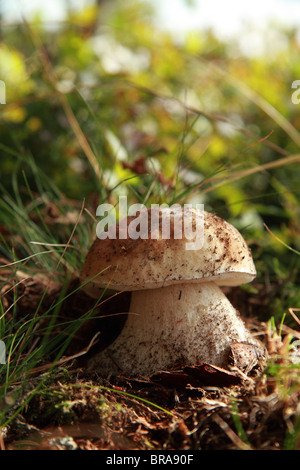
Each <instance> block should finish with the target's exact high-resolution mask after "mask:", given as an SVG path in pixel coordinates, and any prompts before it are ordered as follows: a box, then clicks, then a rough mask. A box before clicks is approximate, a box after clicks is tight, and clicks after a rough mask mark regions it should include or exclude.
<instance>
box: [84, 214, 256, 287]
mask: <svg viewBox="0 0 300 470" xmlns="http://www.w3.org/2000/svg"><path fill="white" fill-rule="evenodd" d="M152 211H153V209H148V210H147V211H146V212H147V219H148V222H149V223H148V224H147V227H146V232H147V233H144V234H143V236H144V238H137V239H132V238H130V237H129V236H127V238H126V235H127V234H128V227H129V226H130V223H131V222H132V221H133V220H134V219H136V216H128V217H127V223H126V224H125V225H124V224H120V223H118V224H117V226H116V235H117V236H116V238H114V239H112V238H106V239H99V238H97V239H96V241H95V242H94V243H93V245H92V246H91V248H90V250H89V252H88V255H87V258H86V261H85V263H84V266H83V269H82V272H81V276H80V278H81V282H82V283H86V281H87V280H88V279H91V278H93V279H92V280H91V281H90V282H88V283H87V284H86V285H85V287H84V289H85V290H86V291H87V292H88V293H90V294H91V295H95V294H96V293H97V292H98V293H99V290H100V289H101V288H104V287H106V286H107V285H108V284H109V288H110V289H113V290H117V291H121V290H139V289H153V288H158V287H163V286H169V285H172V284H179V283H181V284H182V283H190V282H193V283H194V282H214V283H216V284H217V285H220V286H237V285H241V284H245V283H247V282H251V281H252V280H253V279H254V278H255V276H256V270H255V266H254V263H253V259H252V256H251V251H250V249H249V248H248V246H247V244H246V242H245V240H244V239H243V237H242V235H241V234H240V233H239V232H238V230H236V229H235V228H234V227H233V226H232V225H231V224H229V223H228V222H226V221H224V220H223V219H221V218H220V217H218V216H216V215H214V214H210V213H208V212H206V211H201V210H197V209H188V210H186V209H185V212H184V223H186V220H189V222H190V223H191V224H192V225H191V227H194V228H195V224H196V223H197V221H198V222H199V221H200V219H201V220H202V221H203V224H202V229H203V244H202V247H201V248H199V249H196V250H190V249H186V247H187V245H186V244H187V243H190V242H191V241H192V240H191V239H190V238H189V239H187V238H186V237H185V236H184V233H185V232H184V230H182V232H183V236H182V238H180V239H178V238H175V237H174V227H175V222H177V223H178V220H181V221H182V220H183V208H180V209H179V210H178V209H177V210H175V211H174V210H172V214H171V217H170V237H169V239H165V238H162V218H163V215H165V214H167V212H166V211H169V212H168V214H170V208H162V207H160V208H159V219H158V220H159V223H158V225H157V226H156V227H155V229H154V231H153V227H152V229H151V223H150V221H151V217H152V216H153V212H152ZM199 227H201V224H200V225H199ZM150 229H151V233H150ZM121 236H122V238H120V237H121ZM146 237H147V238H146ZM97 273H99V274H98V275H97ZM95 276H96V277H95Z"/></svg>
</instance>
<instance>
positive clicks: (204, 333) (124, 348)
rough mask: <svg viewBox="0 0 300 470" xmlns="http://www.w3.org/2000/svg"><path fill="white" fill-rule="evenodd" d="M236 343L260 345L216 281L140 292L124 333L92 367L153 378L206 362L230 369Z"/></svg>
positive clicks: (133, 296)
mask: <svg viewBox="0 0 300 470" xmlns="http://www.w3.org/2000/svg"><path fill="white" fill-rule="evenodd" d="M235 341H237V342H243V341H247V342H250V343H254V344H255V341H254V339H253V338H252V337H251V334H250V332H249V331H248V330H247V329H246V327H245V325H244V323H243V321H242V320H241V318H240V317H239V315H238V314H237V311H236V309H235V308H234V307H233V306H232V305H231V303H230V302H229V300H228V299H227V297H226V296H225V295H224V294H223V292H222V291H221V289H220V288H219V287H218V286H217V285H216V284H214V283H213V282H209V283H197V284H193V283H190V284H177V285H172V286H168V287H162V288H158V289H149V290H143V291H134V292H132V300H131V305H130V313H129V315H128V319H127V321H126V324H125V326H124V328H123V330H122V332H121V334H120V335H119V336H118V338H117V339H116V340H115V341H114V342H113V343H112V344H111V345H110V346H109V347H108V348H107V349H105V350H104V351H102V352H101V353H99V354H98V355H97V356H95V357H94V358H93V360H92V362H93V364H92V367H94V366H95V365H97V368H98V370H100V371H101V372H103V373H105V374H110V373H112V374H114V373H122V372H123V373H125V374H128V375H150V374H153V373H155V372H157V371H160V370H170V369H171V368H176V367H178V368H180V367H182V366H186V365H195V364H200V363H201V362H209V363H211V364H215V365H217V366H226V365H227V364H228V354H229V351H230V344H231V343H233V342H235Z"/></svg>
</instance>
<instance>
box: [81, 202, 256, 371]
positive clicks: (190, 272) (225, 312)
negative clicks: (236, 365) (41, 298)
mask: <svg viewBox="0 0 300 470" xmlns="http://www.w3.org/2000/svg"><path fill="white" fill-rule="evenodd" d="M146 214H147V215H146V218H147V219H148V221H149V222H150V219H151V214H153V209H148V210H147V212H146ZM170 214H171V217H170ZM183 214H184V218H183ZM166 215H168V216H169V217H170V219H169V220H170V237H169V238H168V239H166V238H164V237H163V236H162V227H163V217H164V216H166ZM133 220H134V217H133V216H131V217H127V219H126V221H125V224H124V221H123V223H121V222H119V223H118V224H117V237H116V238H113V239H112V238H109V237H107V238H106V239H96V241H95V242H94V244H93V245H92V247H91V248H90V250H89V252H88V255H87V258H86V261H85V264H84V266H83V269H82V272H81V282H82V283H84V284H85V286H84V289H85V290H86V291H87V292H88V293H89V294H90V295H92V296H99V294H100V291H101V289H103V288H105V287H107V285H108V284H109V288H110V289H113V290H115V291H123V290H125V291H132V292H131V304H130V309H129V313H128V318H127V320H126V323H125V326H124V328H123V330H122V332H121V333H120V335H119V336H118V337H117V338H116V339H115V340H114V341H113V342H112V344H110V345H109V346H108V347H107V348H106V349H105V350H103V351H101V352H98V353H96V354H95V355H94V357H93V358H92V360H91V363H90V367H92V368H97V369H98V370H99V371H100V372H102V373H103V374H113V375H114V374H117V373H120V372H121V373H126V374H127V375H131V376H137V375H141V376H149V375H151V374H153V373H156V372H158V371H161V370H170V369H175V368H181V367H184V366H187V365H196V364H200V363H202V362H208V363H211V364H213V365H216V366H221V367H226V366H228V358H229V353H230V345H231V344H232V343H235V342H246V343H248V344H249V343H250V344H253V345H256V344H257V342H256V340H255V339H254V338H253V337H252V335H251V333H250V331H249V330H248V329H247V328H246V326H245V324H244V322H243V321H242V319H241V318H240V316H239V313H238V312H237V310H236V309H235V308H234V307H233V306H232V305H231V303H230V302H229V300H228V299H227V297H226V296H225V295H224V293H223V292H222V290H221V289H220V287H219V286H238V285H241V284H244V283H247V282H251V281H252V280H253V279H254V278H255V276H256V270H255V266H254V263H253V259H252V256H251V252H250V249H249V248H248V247H247V244H246V242H245V240H244V239H243V237H242V235H241V234H240V233H239V232H238V231H237V230H236V229H235V228H234V227H233V226H232V225H230V224H229V223H228V222H226V221H224V220H222V219H221V218H219V217H218V216H216V215H214V214H210V213H208V212H206V211H202V210H198V209H189V210H188V211H186V212H184V208H182V207H180V209H176V210H173V209H172V208H163V207H161V208H159V219H158V221H159V223H158V225H157V226H156V227H155V228H154V232H153V224H152V227H151V228H152V232H151V229H150V223H148V224H147V225H146V226H145V227H146V228H145V230H146V232H147V233H146V234H145V233H144V234H143V236H141V237H140V238H137V239H132V238H130V237H127V238H126V235H128V229H129V226H130V223H131V222H132V221H133ZM183 220H184V224H186V221H188V222H189V223H191V224H192V225H191V226H193V227H195V226H196V225H195V224H196V223H197V222H199V221H200V220H202V221H203V225H202V227H203V243H202V247H200V248H198V249H194V250H191V249H186V248H187V245H186V243H187V242H191V237H190V236H189V237H188V238H187V236H186V235H185V234H184V235H183V236H182V237H181V238H176V237H175V235H174V234H175V224H176V223H177V224H178V221H180V223H183ZM177 226H178V225H177ZM199 226H200V225H199ZM150 232H151V233H150ZM98 273H99V274H98ZM97 274H98V275H97Z"/></svg>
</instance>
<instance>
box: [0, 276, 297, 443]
mask: <svg viewBox="0 0 300 470" xmlns="http://www.w3.org/2000/svg"><path fill="white" fill-rule="evenodd" d="M25 288H26V287H25ZM27 288H28V289H29V290H28V291H27V294H28V293H29V295H27V296H24V297H23V298H22V299H20V305H19V308H20V307H22V303H21V301H22V302H23V307H24V305H25V302H27V308H28V305H29V304H31V306H33V304H34V295H33V294H34V292H35V291H36V293H37V292H38V289H37V282H36V280H32V279H31V284H30V286H29V285H27ZM263 292H264V290H263V289H261V295H262V294H263ZM227 294H228V296H229V297H230V299H231V300H232V301H234V302H235V303H237V304H238V305H236V306H237V307H238V308H240V309H243V305H244V306H245V302H247V306H248V307H249V305H251V304H252V305H254V306H255V305H256V304H257V302H258V300H259V299H258V298H257V296H254V295H249V294H246V298H245V294H242V295H241V291H240V290H239V289H234V290H232V291H231V292H228V293H227ZM38 298H39V297H38V295H37V297H36V299H35V302H37V301H38ZM48 300H49V299H48ZM44 301H45V302H46V303H47V297H45V299H44ZM87 301H88V300H87V298H85V297H84V294H81V293H80V291H79V292H78V293H77V295H75V296H71V297H68V299H67V300H66V305H65V306H64V308H62V310H61V312H60V314H62V312H67V311H72V312H73V313H72V314H74V311H76V312H77V313H76V314H77V315H78V314H79V312H80V311H81V309H84V308H86V302H87ZM113 308H115V306H114V307H113ZM248 310H249V308H248ZM291 313H292V312H291ZM114 321H115V320H114ZM245 321H246V323H247V326H248V327H249V328H250V329H251V330H252V332H253V334H255V335H256V336H257V337H258V338H259V339H260V341H261V342H262V344H263V345H264V347H265V349H266V350H267V351H268V358H267V360H266V361H264V362H260V361H258V362H257V363H256V364H255V363H254V364H253V368H252V369H251V371H250V372H249V373H248V374H246V373H245V372H244V371H242V370H240V369H239V368H238V367H236V366H235V362H234V361H233V362H232V364H231V368H229V369H228V370H227V369H226V370H225V369H221V368H217V367H214V366H211V365H209V364H200V365H198V366H195V367H189V368H185V369H184V370H178V371H167V372H162V373H160V374H156V375H155V376H152V377H145V378H129V377H125V376H119V377H114V378H109V377H108V378H103V377H101V376H100V375H99V374H98V373H97V372H94V371H93V372H88V371H87V368H86V364H87V359H88V357H89V355H90V354H91V353H93V346H92V347H90V346H89V345H88V344H87V343H89V341H90V340H88V341H87V339H86V338H93V337H94V335H95V331H97V330H98V328H99V323H98V321H97V320H92V321H91V322H87V324H86V325H84V326H83V328H82V330H81V333H80V334H79V335H78V337H77V338H76V341H75V344H76V346H75V347H74V342H73V343H71V346H70V348H69V349H68V351H67V354H66V355H64V356H63V357H62V358H61V360H60V361H59V362H58V363H57V364H56V365H55V366H54V367H51V366H52V364H47V363H46V364H43V365H41V366H39V367H36V368H35V369H32V370H31V371H30V373H29V376H27V377H26V380H25V379H24V378H23V379H24V385H23V387H22V393H21V394H19V395H18V398H14V397H15V395H14V387H10V390H9V392H8V393H7V395H6V397H5V400H4V401H5V403H6V405H8V406H9V411H8V415H9V416H10V419H9V421H8V424H7V425H6V426H5V427H3V428H2V435H1V440H0V442H1V448H2V449H9V450H11V449H13V450H20V449H26V450H28V449H30V450H33V449H34V450H47V449H52V450H57V449H61V450H68V449H83V450H176V451H181V450H231V449H243V450H284V449H300V439H299V437H300V433H299V428H300V422H299V398H300V389H299V380H298V379H299V364H297V359H298V361H299V356H298V355H299V350H298V349H297V348H298V343H299V341H298V340H299V336H300V335H299V332H297V331H294V330H292V329H291V328H288V327H286V326H284V325H281V331H280V332H278V330H276V328H272V327H271V326H270V323H269V322H268V323H264V322H258V321H256V320H254V318H253V317H251V318H246V319H245ZM100 328H102V329H103V325H102V326H101V325H100ZM111 328H112V327H111V325H110V326H109V329H108V330H107V331H106V334H105V336H106V337H107V336H108V334H107V332H108V331H109V330H110V329H111ZM297 341H298V342H297ZM89 344H90V345H91V343H89ZM50 368H51V370H50ZM21 380H22V378H21ZM17 386H18V384H16V385H15V387H17ZM2 409H3V404H2ZM16 410H18V411H17V412H16Z"/></svg>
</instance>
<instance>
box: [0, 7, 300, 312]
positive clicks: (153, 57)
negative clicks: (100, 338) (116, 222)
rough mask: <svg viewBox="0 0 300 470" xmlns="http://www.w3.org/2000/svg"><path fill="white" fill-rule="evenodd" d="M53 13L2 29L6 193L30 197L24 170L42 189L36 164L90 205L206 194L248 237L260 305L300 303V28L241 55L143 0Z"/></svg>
mask: <svg viewBox="0 0 300 470" xmlns="http://www.w3.org/2000/svg"><path fill="white" fill-rule="evenodd" d="M46 20H47V18H45V17H43V15H42V13H37V14H36V16H35V17H34V18H33V20H32V21H30V24H28V23H26V22H23V23H18V24H5V23H3V24H2V28H1V42H0V79H1V80H3V81H4V82H5V84H6V104H5V105H1V107H0V120H1V126H0V152H1V158H0V174H1V188H2V193H3V195H5V194H6V195H7V194H14V193H15V190H16V186H17V187H18V191H19V194H20V197H21V198H24V200H25V201H26V198H28V191H27V190H26V184H25V181H24V173H22V172H25V173H26V179H27V182H28V185H29V186H30V188H31V189H32V192H33V194H39V195H40V196H41V192H44V191H45V192H47V190H45V187H44V186H43V187H42V188H40V187H39V185H38V183H37V179H36V172H39V173H40V174H43V175H45V178H48V179H49V181H51V182H53V185H55V187H57V188H58V191H56V192H55V191H53V192H52V193H51V196H50V195H49V194H50V193H49V194H48V199H49V198H50V199H51V203H54V204H57V205H59V204H60V202H61V198H62V197H64V198H66V199H67V200H69V201H79V202H80V203H81V202H82V201H83V200H85V205H86V207H87V208H88V209H89V211H90V212H91V213H92V214H95V210H96V207H97V205H98V204H100V203H101V202H107V201H109V202H112V203H117V198H118V196H119V195H120V194H122V195H127V196H128V199H129V203H131V202H136V201H139V202H145V203H146V204H147V205H149V204H151V203H163V202H166V203H169V204H170V203H173V202H181V203H186V202H190V203H204V204H205V209H206V210H208V211H213V212H216V213H217V214H218V215H220V216H221V217H223V218H225V219H227V220H229V221H230V222H231V223H232V224H234V225H235V226H236V227H237V228H238V229H239V230H240V231H241V232H242V233H243V235H244V236H245V238H246V239H247V242H248V243H249V245H250V246H251V248H252V251H253V256H254V258H255V263H256V266H257V271H258V278H257V280H258V285H260V286H261V289H262V291H263V292H265V295H266V299H267V300H268V302H266V305H265V306H264V307H263V308H262V309H260V310H262V315H265V316H266V317H269V316H271V315H277V318H279V317H280V316H281V315H282V314H283V312H284V311H286V309H288V308H289V307H300V292H299V289H298V283H299V274H300V272H299V263H300V256H299V255H298V254H297V251H298V250H300V239H299V227H300V209H299V197H300V195H299V190H300V188H299V181H300V168H299V161H300V159H297V157H293V159H292V160H291V156H296V155H298V153H299V149H300V134H299V132H298V129H299V126H300V114H299V106H300V105H295V104H293V103H292V101H291V95H292V89H291V84H292V82H293V81H294V80H296V79H300V61H299V52H300V50H299V49H300V45H299V36H298V35H297V31H296V30H283V29H282V30H278V31H277V33H278V35H280V37H281V38H282V40H283V43H284V47H283V48H278V49H276V48H275V47H274V49H273V48H272V41H271V44H269V45H268V47H267V48H266V50H265V52H264V53H258V54H245V53H243V50H242V48H241V47H240V45H239V43H238V42H236V41H234V40H232V41H230V40H228V41H227V42H226V41H223V40H221V39H220V38H217V37H216V36H215V35H214V33H213V32H212V31H211V30H207V31H204V30H201V31H190V32H188V33H187V34H186V35H184V36H180V37H176V35H175V36H174V34H171V32H169V31H166V30H164V29H163V28H161V27H160V26H159V24H158V23H157V21H156V15H155V8H154V7H153V6H152V5H151V2H147V1H146V0H145V1H141V0H128V1H126V2H122V1H120V0H115V1H95V2H94V3H93V2H89V3H88V4H87V5H86V6H85V7H84V8H83V9H82V10H80V11H76V12H74V11H72V10H71V9H70V10H69V11H68V13H67V16H66V18H65V20H64V21H62V22H60V23H57V24H49V23H48V24H47V21H46ZM264 165H265V166H264ZM38 181H39V180H38ZM49 187H50V186H49ZM27 189H28V188H27ZM48 202H49V201H48ZM6 220H7V219H5V218H4V217H2V220H1V219H0V223H1V222H2V232H3V233H4V228H3V224H4V221H6ZM5 223H6V222H5ZM264 224H266V225H267V227H268V228H269V229H270V230H271V231H272V233H270V232H269V231H268V230H267V229H266V228H265V225H264ZM12 226H13V224H12ZM8 229H9V230H10V231H12V232H13V230H14V229H13V228H11V227H9V228H8V227H6V230H8ZM15 230H17V228H15ZM90 233H91V234H92V235H93V233H95V232H92V231H91V232H90ZM274 235H275V236H277V237H278V238H279V239H280V240H281V241H282V242H283V243H284V244H285V245H283V244H282V243H281V242H279V241H278V240H277V239H276V238H275V237H274ZM90 242H91V239H89V240H85V241H84V242H83V244H84V249H85V250H86V249H87V248H88V246H89V244H90ZM290 248H292V249H293V250H296V251H291V249H290ZM77 267H78V266H77ZM274 286H275V287H274ZM248 289H255V287H254V286H250V287H248ZM260 298H261V297H260Z"/></svg>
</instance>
